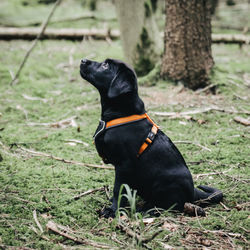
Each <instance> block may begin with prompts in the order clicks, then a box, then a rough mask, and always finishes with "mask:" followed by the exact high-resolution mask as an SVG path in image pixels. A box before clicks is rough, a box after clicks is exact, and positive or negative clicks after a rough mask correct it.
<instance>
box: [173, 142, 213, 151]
mask: <svg viewBox="0 0 250 250" xmlns="http://www.w3.org/2000/svg"><path fill="white" fill-rule="evenodd" d="M174 143H175V144H192V145H195V146H197V147H200V148H202V149H204V150H207V151H209V152H211V151H212V150H211V149H209V148H207V147H205V146H202V145H201V144H199V143H196V142H191V141H174Z"/></svg>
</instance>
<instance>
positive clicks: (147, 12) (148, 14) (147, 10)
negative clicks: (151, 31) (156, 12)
mask: <svg viewBox="0 0 250 250" xmlns="http://www.w3.org/2000/svg"><path fill="white" fill-rule="evenodd" d="M144 10H145V17H146V18H147V17H151V15H152V6H151V2H150V0H146V1H145V2H144Z"/></svg>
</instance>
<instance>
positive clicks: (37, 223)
mask: <svg viewBox="0 0 250 250" xmlns="http://www.w3.org/2000/svg"><path fill="white" fill-rule="evenodd" d="M33 218H34V220H35V222H36V225H37V227H38V228H39V229H40V231H41V233H43V228H42V226H41V224H40V222H39V221H38V219H37V214H36V210H34V211H33Z"/></svg>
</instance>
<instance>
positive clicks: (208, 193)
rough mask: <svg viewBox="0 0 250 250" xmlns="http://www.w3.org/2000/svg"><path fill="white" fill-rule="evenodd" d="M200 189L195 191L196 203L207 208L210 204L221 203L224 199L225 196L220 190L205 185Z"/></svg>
mask: <svg viewBox="0 0 250 250" xmlns="http://www.w3.org/2000/svg"><path fill="white" fill-rule="evenodd" d="M198 188H199V189H201V190H199V189H197V188H195V189H194V202H195V203H196V204H197V205H199V206H201V207H205V206H207V205H209V204H213V203H220V202H221V201H222V199H223V194H222V192H221V191H220V190H218V189H216V188H212V187H208V186H204V185H200V186H198Z"/></svg>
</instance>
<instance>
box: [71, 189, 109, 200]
mask: <svg viewBox="0 0 250 250" xmlns="http://www.w3.org/2000/svg"><path fill="white" fill-rule="evenodd" d="M104 190H105V187H100V188H96V189H89V190H88V191H85V192H83V193H81V194H78V195H76V196H74V197H73V199H74V200H78V199H80V198H81V197H83V196H85V195H88V194H93V193H95V192H97V191H104Z"/></svg>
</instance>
